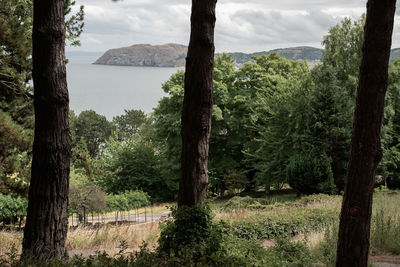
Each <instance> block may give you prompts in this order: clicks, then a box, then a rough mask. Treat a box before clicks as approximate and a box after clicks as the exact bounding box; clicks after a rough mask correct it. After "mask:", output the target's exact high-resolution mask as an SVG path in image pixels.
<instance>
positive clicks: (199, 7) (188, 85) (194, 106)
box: [178, 0, 217, 206]
mask: <svg viewBox="0 0 400 267" xmlns="http://www.w3.org/2000/svg"><path fill="white" fill-rule="evenodd" d="M216 3H217V1H216V0H193V1H192V15H191V35H190V42H189V49H188V55H187V58H186V73H185V96H184V100H183V109H182V130H181V134H182V166H181V179H180V183H179V194H178V206H193V205H198V204H199V205H202V204H203V203H204V199H205V196H206V189H207V184H208V169H207V162H208V150H209V140H210V131H211V114H212V105H213V67H214V27H215V6H216Z"/></svg>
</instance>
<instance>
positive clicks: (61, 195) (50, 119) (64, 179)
mask: <svg viewBox="0 0 400 267" xmlns="http://www.w3.org/2000/svg"><path fill="white" fill-rule="evenodd" d="M32 38H33V54H32V58H33V83H34V88H35V96H34V107H35V138H34V143H33V159H32V170H31V183H30V188H29V205H28V214H27V220H26V225H25V231H24V239H23V251H22V252H23V255H22V256H23V257H33V258H36V259H47V258H52V257H61V256H63V255H64V253H65V239H66V236H67V230H68V229H67V226H68V212H67V205H68V185H69V171H70V155H71V135H70V131H69V123H68V104H69V98H68V89H67V81H66V69H65V55H64V49H65V23H64V0H35V1H34V21H33V36H32Z"/></svg>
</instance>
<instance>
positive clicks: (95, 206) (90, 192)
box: [68, 185, 106, 215]
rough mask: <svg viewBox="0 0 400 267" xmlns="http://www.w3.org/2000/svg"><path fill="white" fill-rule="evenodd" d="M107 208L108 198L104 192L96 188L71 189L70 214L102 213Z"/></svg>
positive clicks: (72, 187)
mask: <svg viewBox="0 0 400 267" xmlns="http://www.w3.org/2000/svg"><path fill="white" fill-rule="evenodd" d="M105 207H106V197H105V194H104V193H103V191H101V189H100V188H98V187H96V186H90V185H86V186H83V187H76V186H71V187H70V189H69V206H68V209H69V212H70V213H80V214H85V215H86V214H88V213H102V212H104V210H105Z"/></svg>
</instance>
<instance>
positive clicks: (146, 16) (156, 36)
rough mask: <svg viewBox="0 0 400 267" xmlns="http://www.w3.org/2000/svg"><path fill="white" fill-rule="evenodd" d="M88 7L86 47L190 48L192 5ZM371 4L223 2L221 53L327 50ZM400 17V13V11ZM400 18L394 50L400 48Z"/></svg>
mask: <svg viewBox="0 0 400 267" xmlns="http://www.w3.org/2000/svg"><path fill="white" fill-rule="evenodd" d="M76 2H77V5H84V6H85V12H86V17H85V29H84V33H83V34H82V36H81V42H82V46H81V47H78V48H68V51H73V50H80V51H96V52H97V51H101V52H104V51H106V50H108V49H110V48H118V47H122V46H130V45H133V44H138V43H148V44H164V43H180V44H185V45H187V44H188V41H189V34H190V33H189V30H190V24H189V22H190V4H191V1H190V0H123V1H120V2H112V1H111V0H77V1H76ZM366 2H367V1H366V0H247V1H244V0H218V3H217V22H216V29H215V46H216V51H217V52H236V51H240V52H256V51H264V50H270V49H274V48H281V47H293V46H300V45H308V46H315V47H321V41H322V37H323V36H324V35H326V34H327V33H328V30H329V28H330V27H331V26H333V25H335V24H337V23H338V22H339V21H340V20H342V19H343V18H344V17H351V18H353V19H358V18H359V17H360V16H361V14H362V13H365V11H366V8H365V6H366ZM399 9H400V8H399ZM397 14H398V15H400V10H399V11H397ZM399 18H400V17H399V16H396V23H395V24H396V26H395V31H394V35H393V47H399V46H400V27H399V26H400V25H399V24H400V19H399Z"/></svg>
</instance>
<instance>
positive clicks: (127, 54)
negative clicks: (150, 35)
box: [94, 44, 187, 67]
mask: <svg viewBox="0 0 400 267" xmlns="http://www.w3.org/2000/svg"><path fill="white" fill-rule="evenodd" d="M186 53H187V46H184V45H179V44H164V45H150V44H137V45H132V46H129V47H122V48H116V49H110V50H108V51H107V52H106V53H104V55H102V56H101V57H100V58H99V59H97V60H96V62H94V64H102V65H120V66H149V67H182V66H184V65H185V57H186Z"/></svg>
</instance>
